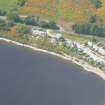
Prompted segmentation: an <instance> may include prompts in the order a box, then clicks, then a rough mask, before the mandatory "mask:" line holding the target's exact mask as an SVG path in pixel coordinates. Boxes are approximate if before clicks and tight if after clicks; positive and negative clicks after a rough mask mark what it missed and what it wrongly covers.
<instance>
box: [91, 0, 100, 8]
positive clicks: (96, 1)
mask: <svg viewBox="0 0 105 105" xmlns="http://www.w3.org/2000/svg"><path fill="white" fill-rule="evenodd" d="M91 1H92V3H93V4H94V5H95V7H96V8H100V7H102V3H101V0H91Z"/></svg>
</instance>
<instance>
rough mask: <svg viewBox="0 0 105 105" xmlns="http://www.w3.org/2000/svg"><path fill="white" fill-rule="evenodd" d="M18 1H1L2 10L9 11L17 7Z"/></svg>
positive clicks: (0, 7)
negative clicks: (14, 6)
mask: <svg viewBox="0 0 105 105" xmlns="http://www.w3.org/2000/svg"><path fill="white" fill-rule="evenodd" d="M16 1H17V0H0V9H3V10H6V11H8V10H9V9H11V8H12V6H13V5H15V3H16Z"/></svg>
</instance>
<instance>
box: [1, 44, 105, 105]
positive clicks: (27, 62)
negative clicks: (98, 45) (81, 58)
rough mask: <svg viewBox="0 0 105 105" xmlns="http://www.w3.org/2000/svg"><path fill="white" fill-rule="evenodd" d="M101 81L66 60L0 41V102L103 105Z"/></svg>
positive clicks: (104, 85)
mask: <svg viewBox="0 0 105 105" xmlns="http://www.w3.org/2000/svg"><path fill="white" fill-rule="evenodd" d="M104 104H105V80H103V79H102V78H101V77H99V76H97V75H96V74H94V73H91V72H86V71H85V70H83V68H81V67H79V66H77V65H76V64H73V63H72V62H70V61H66V60H63V59H61V58H58V57H56V56H52V55H49V54H45V53H42V52H38V51H32V50H30V49H27V48H22V47H19V46H15V45H8V44H0V105H104Z"/></svg>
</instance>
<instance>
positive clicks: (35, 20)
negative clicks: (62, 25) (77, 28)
mask: <svg viewBox="0 0 105 105" xmlns="http://www.w3.org/2000/svg"><path fill="white" fill-rule="evenodd" d="M7 18H8V19H9V20H11V21H13V22H16V23H22V24H26V25H32V26H39V27H42V28H47V29H48V28H49V29H56V30H57V29H59V27H58V26H57V24H56V23H55V22H54V21H45V20H42V19H40V17H39V16H31V15H29V16H27V17H26V18H22V17H20V16H19V15H18V14H16V13H9V14H8V15H7Z"/></svg>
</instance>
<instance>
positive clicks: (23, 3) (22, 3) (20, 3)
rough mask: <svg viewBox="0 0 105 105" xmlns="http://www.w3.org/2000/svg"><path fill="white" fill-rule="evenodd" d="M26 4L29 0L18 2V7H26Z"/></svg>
mask: <svg viewBox="0 0 105 105" xmlns="http://www.w3.org/2000/svg"><path fill="white" fill-rule="evenodd" d="M26 2H27V0H18V2H17V5H19V6H23V5H25V3H26Z"/></svg>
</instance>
